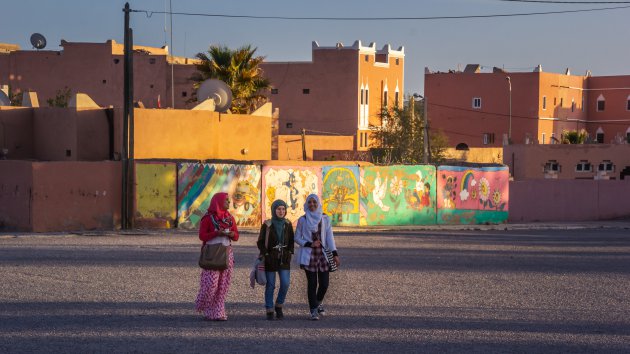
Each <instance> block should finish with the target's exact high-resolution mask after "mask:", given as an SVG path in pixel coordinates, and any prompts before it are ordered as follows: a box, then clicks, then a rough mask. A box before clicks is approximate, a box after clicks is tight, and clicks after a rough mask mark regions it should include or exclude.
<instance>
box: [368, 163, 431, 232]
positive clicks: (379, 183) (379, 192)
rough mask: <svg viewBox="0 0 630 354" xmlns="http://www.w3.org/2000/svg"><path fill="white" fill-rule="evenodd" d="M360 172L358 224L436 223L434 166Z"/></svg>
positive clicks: (378, 168) (386, 167)
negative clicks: (359, 217)
mask: <svg viewBox="0 0 630 354" xmlns="http://www.w3.org/2000/svg"><path fill="white" fill-rule="evenodd" d="M359 172H360V185H361V189H360V201H361V204H360V216H361V219H360V225H433V224H435V223H436V211H435V210H436V188H435V181H436V169H435V167H434V166H401V165H397V166H383V167H377V166H369V167H363V168H361V169H360V171H359Z"/></svg>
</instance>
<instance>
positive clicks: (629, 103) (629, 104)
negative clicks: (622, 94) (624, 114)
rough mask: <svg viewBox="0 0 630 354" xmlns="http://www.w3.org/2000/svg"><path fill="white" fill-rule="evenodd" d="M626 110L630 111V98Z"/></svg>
mask: <svg viewBox="0 0 630 354" xmlns="http://www.w3.org/2000/svg"><path fill="white" fill-rule="evenodd" d="M626 110H627V111H630V96H628V99H627V100H626Z"/></svg>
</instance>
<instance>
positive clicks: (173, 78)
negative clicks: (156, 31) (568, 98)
mask: <svg viewBox="0 0 630 354" xmlns="http://www.w3.org/2000/svg"><path fill="white" fill-rule="evenodd" d="M168 3H169V11H168V12H169V13H170V15H171V48H170V50H169V52H170V53H169V54H170V55H171V107H172V108H173V109H175V69H174V68H175V57H173V1H172V0H169V2H168Z"/></svg>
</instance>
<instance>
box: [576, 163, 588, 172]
mask: <svg viewBox="0 0 630 354" xmlns="http://www.w3.org/2000/svg"><path fill="white" fill-rule="evenodd" d="M575 171H576V172H591V163H590V162H588V161H586V160H582V161H580V162H579V163H578V164H577V165H576V166H575Z"/></svg>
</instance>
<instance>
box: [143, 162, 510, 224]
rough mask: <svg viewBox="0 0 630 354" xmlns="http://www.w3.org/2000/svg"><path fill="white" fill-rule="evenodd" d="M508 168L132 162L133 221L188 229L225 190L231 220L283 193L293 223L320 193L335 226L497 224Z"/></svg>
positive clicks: (255, 215)
mask: <svg viewBox="0 0 630 354" xmlns="http://www.w3.org/2000/svg"><path fill="white" fill-rule="evenodd" d="M508 180H509V171H508V168H507V167H505V166H502V167H481V168H477V167H474V168H473V167H462V166H440V167H439V168H438V169H437V170H436V168H435V167H434V166H424V165H420V166H402V165H399V166H366V167H357V166H323V167H307V166H264V167H262V168H261V166H259V165H231V164H201V163H178V164H177V165H176V164H174V163H170V162H167V163H163V162H138V163H137V164H136V212H135V217H136V219H135V220H136V223H137V225H139V226H140V227H173V225H174V224H175V221H177V225H178V226H179V227H182V228H188V229H194V228H197V227H198V225H199V221H200V220H201V217H202V216H203V215H205V213H206V210H207V209H208V206H209V204H210V199H211V198H212V196H213V195H214V194H215V193H218V192H227V193H229V194H230V197H231V202H232V203H231V205H230V212H231V213H232V215H234V217H235V219H236V221H237V223H238V225H239V226H251V227H259V226H260V224H261V222H262V220H265V219H267V218H269V217H270V216H271V215H270V210H269V209H270V208H271V203H272V202H273V201H274V200H276V199H283V200H284V201H285V202H286V203H287V204H288V206H289V208H288V210H287V218H288V219H289V220H291V221H292V222H293V223H294V224H295V223H297V220H298V218H299V217H300V216H302V215H303V214H304V209H303V206H304V201H305V199H306V197H307V196H308V195H309V194H311V193H315V194H318V195H320V196H321V199H322V204H323V209H324V212H325V213H326V214H328V215H330V217H331V219H332V222H333V224H334V225H337V226H371V225H434V224H486V223H493V224H494V223H505V222H507V220H508V210H509V181H508Z"/></svg>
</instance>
